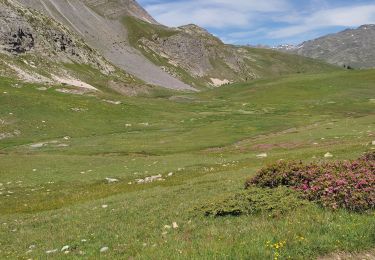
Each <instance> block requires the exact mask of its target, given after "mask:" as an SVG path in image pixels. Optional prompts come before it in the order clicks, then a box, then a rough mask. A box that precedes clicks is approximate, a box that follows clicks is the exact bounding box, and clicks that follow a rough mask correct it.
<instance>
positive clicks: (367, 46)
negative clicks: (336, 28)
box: [284, 24, 375, 68]
mask: <svg viewBox="0 0 375 260" xmlns="http://www.w3.org/2000/svg"><path fill="white" fill-rule="evenodd" d="M284 50H286V51H287V52H290V53H296V54H299V55H303V56H306V57H310V58H314V59H320V60H324V61H326V62H329V63H331V64H335V65H339V66H344V65H345V66H346V67H348V66H349V67H352V68H374V67H375V51H374V50H375V25H373V24H368V25H362V26H360V27H358V28H356V29H347V30H344V31H342V32H339V33H335V34H330V35H327V36H323V37H321V38H318V39H315V40H311V41H307V42H304V43H302V44H300V45H298V46H295V47H294V48H290V47H289V48H287V49H284Z"/></svg>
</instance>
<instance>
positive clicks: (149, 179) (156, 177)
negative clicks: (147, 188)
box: [135, 174, 165, 184]
mask: <svg viewBox="0 0 375 260" xmlns="http://www.w3.org/2000/svg"><path fill="white" fill-rule="evenodd" d="M155 181H165V179H163V176H162V175H161V174H159V175H154V176H150V177H146V178H144V179H136V180H135V182H136V183H138V184H145V183H151V182H155Z"/></svg>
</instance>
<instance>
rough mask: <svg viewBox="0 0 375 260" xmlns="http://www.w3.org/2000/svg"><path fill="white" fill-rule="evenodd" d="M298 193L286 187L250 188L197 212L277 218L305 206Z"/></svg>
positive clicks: (217, 215)
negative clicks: (269, 215)
mask: <svg viewBox="0 0 375 260" xmlns="http://www.w3.org/2000/svg"><path fill="white" fill-rule="evenodd" d="M307 204H308V203H307V201H305V200H302V199H300V197H299V193H298V192H296V191H293V190H291V189H288V188H286V187H277V188H275V189H269V188H257V187H251V188H249V189H246V190H245V191H241V192H238V193H236V194H234V195H226V196H223V197H222V198H216V199H215V200H214V201H211V202H209V203H208V204H207V205H204V206H203V207H202V208H199V209H198V210H200V211H203V212H204V214H205V215H206V216H215V217H219V216H239V215H250V214H258V213H267V214H272V215H273V216H279V215H282V214H285V213H287V212H289V211H293V210H295V209H296V208H300V207H302V206H305V205H307Z"/></svg>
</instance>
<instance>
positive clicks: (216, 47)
mask: <svg viewBox="0 0 375 260" xmlns="http://www.w3.org/2000/svg"><path fill="white" fill-rule="evenodd" d="M169 30H171V31H172V32H173V33H171V34H172V35H171V36H168V37H164V36H159V35H157V34H155V35H153V37H152V39H147V38H142V39H140V41H139V44H141V45H142V47H143V48H144V49H150V50H151V51H152V52H154V53H156V54H158V55H159V56H161V57H164V58H167V59H168V60H169V63H171V64H173V65H176V66H178V67H181V68H183V69H184V70H186V71H187V72H189V74H190V75H192V76H193V77H195V78H201V77H220V78H221V77H223V76H225V75H226V74H228V73H225V71H226V72H228V71H230V73H232V74H233V75H235V77H237V78H240V77H241V76H243V75H244V74H247V75H249V77H250V75H251V74H252V73H251V72H250V70H249V69H250V68H248V65H246V63H245V61H244V58H246V57H245V55H244V54H243V53H240V52H238V49H236V48H234V47H233V46H230V45H225V44H224V43H223V42H222V41H221V40H220V39H218V38H216V37H214V36H213V35H211V34H210V33H209V32H207V31H206V30H205V29H203V28H200V27H199V26H196V25H186V26H181V27H179V28H176V29H169ZM219 63H220V64H219ZM218 64H219V66H221V67H222V69H221V70H220V72H221V73H222V74H224V75H222V74H221V73H218V72H219V69H218V67H217V65H218ZM223 72H224V73H223ZM230 73H229V74H230ZM238 73H240V74H238ZM252 77H254V76H252Z"/></svg>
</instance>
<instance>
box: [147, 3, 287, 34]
mask: <svg viewBox="0 0 375 260" xmlns="http://www.w3.org/2000/svg"><path fill="white" fill-rule="evenodd" d="M288 7H289V4H288V2H287V1H286V0H267V1H259V0H232V1H230V0H206V1H199V0H190V1H189V0H184V1H177V2H166V3H165V2H164V3H154V4H149V5H146V9H147V10H148V11H149V12H150V13H151V14H152V15H153V16H154V17H155V18H156V19H157V20H158V21H159V22H160V23H162V24H166V25H169V26H180V25H184V24H189V23H195V24H198V25H200V26H204V27H211V28H230V27H247V26H251V22H252V21H253V20H254V19H255V18H256V17H258V16H259V15H261V14H262V13H272V12H280V11H281V10H286V9H288Z"/></svg>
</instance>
